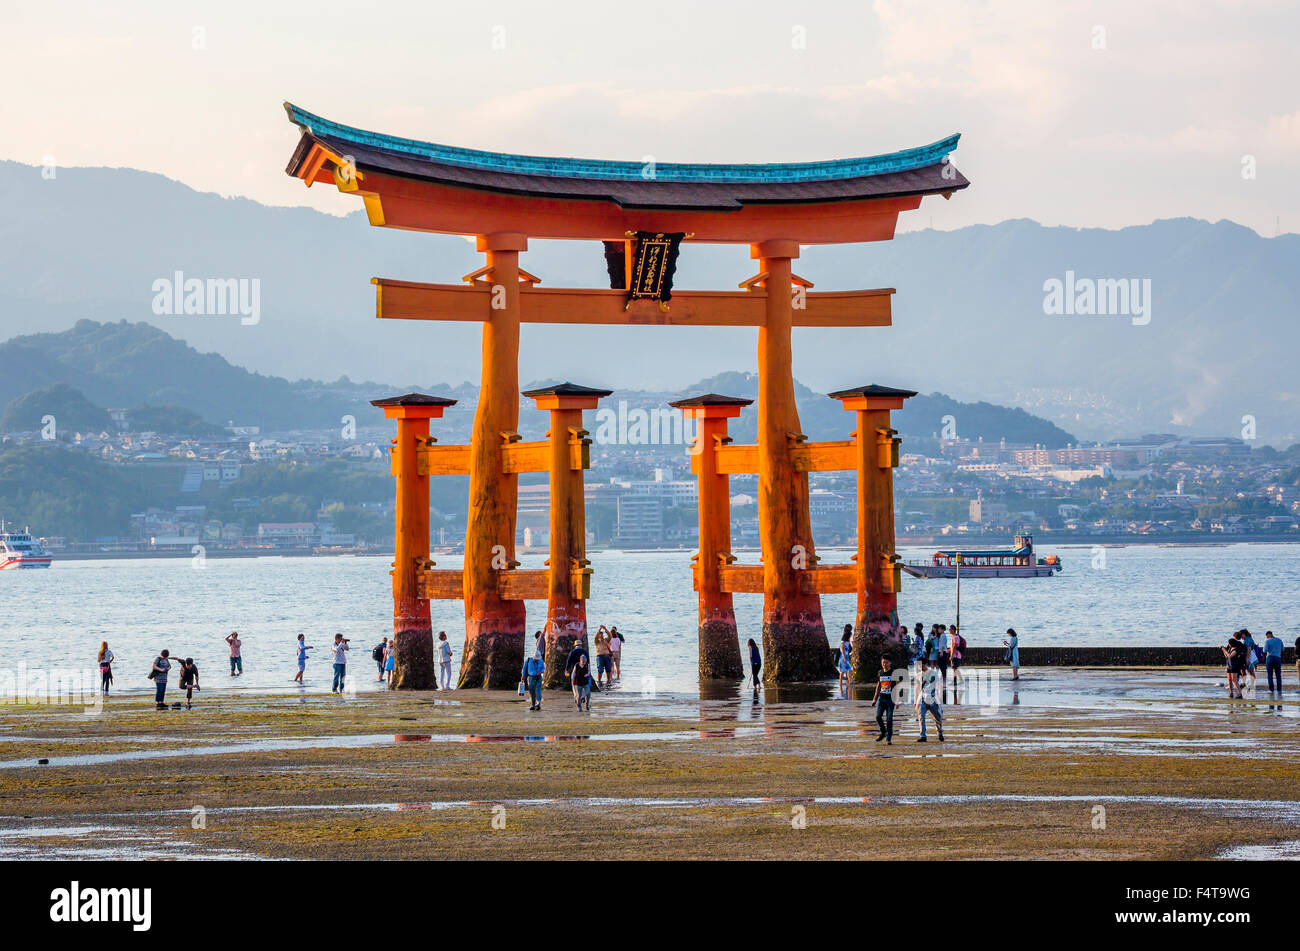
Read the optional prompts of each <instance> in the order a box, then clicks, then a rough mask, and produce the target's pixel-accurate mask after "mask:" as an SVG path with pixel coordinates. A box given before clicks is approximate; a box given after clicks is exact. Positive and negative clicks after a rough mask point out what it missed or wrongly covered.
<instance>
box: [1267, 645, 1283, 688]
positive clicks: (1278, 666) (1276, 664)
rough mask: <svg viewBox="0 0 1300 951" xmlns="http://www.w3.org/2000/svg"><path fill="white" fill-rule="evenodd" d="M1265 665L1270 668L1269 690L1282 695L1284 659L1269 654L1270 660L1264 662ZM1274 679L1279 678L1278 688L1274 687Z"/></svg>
mask: <svg viewBox="0 0 1300 951" xmlns="http://www.w3.org/2000/svg"><path fill="white" fill-rule="evenodd" d="M1264 663H1265V666H1267V667H1268V689H1269V690H1274V689H1276V690H1277V692H1278V693H1281V692H1282V658H1281V657H1274V656H1273V655H1272V654H1269V655H1268V658H1267V659H1266V660H1265V661H1264ZM1274 677H1276V678H1277V687H1276V688H1275V687H1274V686H1273V678H1274Z"/></svg>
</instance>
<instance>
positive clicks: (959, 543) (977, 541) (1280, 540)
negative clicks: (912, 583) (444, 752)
mask: <svg viewBox="0 0 1300 951" xmlns="http://www.w3.org/2000/svg"><path fill="white" fill-rule="evenodd" d="M896 544H897V546H898V547H900V548H921V547H926V546H929V545H940V544H942V545H947V546H956V547H959V548H961V547H967V548H979V547H987V546H994V547H998V546H1001V547H1005V546H1006V544H1007V539H1006V536H1005V535H900V536H898V539H897V542H896ZM1294 544H1300V537H1293V536H1290V535H1210V534H1207V535H1204V536H1199V535H1191V534H1182V535H1168V536H1163V535H1083V536H1081V535H1073V534H1072V535H1069V536H1061V537H1059V538H1058V537H1057V536H1054V535H1050V534H1049V535H1036V536H1035V545H1036V546H1037V547H1040V548H1041V547H1052V548H1066V549H1070V548H1091V547H1095V546H1098V545H1100V546H1103V547H1107V548H1123V547H1125V546H1129V545H1154V546H1156V547H1159V548H1224V547H1227V546H1229V545H1294ZM819 550H821V551H852V550H853V548H852V547H851V546H849V545H822V546H820V548H819ZM588 551H589V552H591V553H597V552H601V553H610V554H619V553H628V554H653V553H655V552H688V553H689V552H693V551H695V546H693V545H681V546H677V547H660V548H615V547H611V546H600V545H593V546H591V547H590V548H589V549H588ZM732 552H733V553H735V554H758V553H759V549H758V548H752V547H745V546H734V547H733V548H732ZM51 554H52V555H53V556H54V560H55V562H56V563H57V562H60V561H114V560H130V559H149V558H194V557H195V556H194V554H193V553H192V552H189V551H183V550H182V551H149V552H142V551H122V552H116V551H101V552H75V553H72V554H67V553H64V552H59V551H52V552H51ZM451 554H453V555H456V554H460V553H459V552H452V553H451ZM204 557H205V558H372V557H388V558H391V557H393V552H392V551H391V550H390V551H385V550H383V549H379V548H376V549H372V550H369V551H345V552H338V551H317V550H315V549H312V548H279V549H241V548H210V549H206V550H205V551H204Z"/></svg>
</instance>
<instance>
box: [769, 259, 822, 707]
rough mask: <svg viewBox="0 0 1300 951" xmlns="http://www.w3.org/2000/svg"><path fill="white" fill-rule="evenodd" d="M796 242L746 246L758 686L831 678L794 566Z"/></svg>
mask: <svg viewBox="0 0 1300 951" xmlns="http://www.w3.org/2000/svg"><path fill="white" fill-rule="evenodd" d="M798 256H799V244H798V242H796V241H788V240H774V241H764V242H762V243H761V244H755V245H751V247H750V257H752V258H758V260H759V269H760V273H762V274H763V275H765V277H764V278H763V287H764V288H765V289H766V291H767V307H766V314H765V321H764V324H763V326H761V327H759V329H758V460H759V462H758V465H759V469H758V532H759V537H760V539H761V542H762V550H763V680H764V682H765V683H777V682H789V681H800V680H817V679H820V678H822V677H827V676H830V675H831V673H832V672H833V667H832V663H831V659H830V658H831V652H830V644H829V643H828V642H827V640H826V628H825V625H824V624H823V622H822V608H821V598H820V597H819V596H818V595H816V594H805V593H804V592H803V591H802V590H801V588H800V583H799V576H798V570H799V568H804V567H811V566H812V565H814V564H815V563H816V561H817V556H816V554H815V553H814V550H813V539H812V521H811V518H810V516H809V512H808V474H807V473H806V472H796V471H795V469H794V464H793V461H792V459H791V453H790V449H791V447H792V446H793V445H794V444H796V443H797V442H798V441H800V440H802V439H803V434H802V431H801V429H800V425H799V412H798V409H797V408H796V405H795V396H794V369H793V366H792V362H791V351H790V331H791V326H792V323H793V300H792V291H791V288H792V287H793V284H792V281H791V270H790V261H791V260H792V259H793V258H797V257H798Z"/></svg>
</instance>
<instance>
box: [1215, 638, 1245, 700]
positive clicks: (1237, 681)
mask: <svg viewBox="0 0 1300 951" xmlns="http://www.w3.org/2000/svg"><path fill="white" fill-rule="evenodd" d="M1241 634H1242V632H1241V631H1234V632H1233V634H1232V637H1230V638H1228V643H1227V644H1225V645H1224V646H1223V647H1222V648H1221V650H1222V651H1223V659H1224V661H1225V663H1226V667H1227V674H1228V699H1229V700H1236V699H1238V698H1239V697H1241V675H1242V672H1243V671H1244V670H1245V669H1246V661H1245V648H1246V645H1245V643H1244V642H1243V641H1242V639H1241Z"/></svg>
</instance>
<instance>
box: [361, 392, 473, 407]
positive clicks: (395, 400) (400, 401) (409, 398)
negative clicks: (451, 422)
mask: <svg viewBox="0 0 1300 951" xmlns="http://www.w3.org/2000/svg"><path fill="white" fill-rule="evenodd" d="M370 405H371V406H455V405H456V401H455V400H449V399H447V398H446V397H445V396H429V395H428V394H427V393H405V394H403V395H401V396H390V397H388V398H387V399H382V400H371V401H370Z"/></svg>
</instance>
